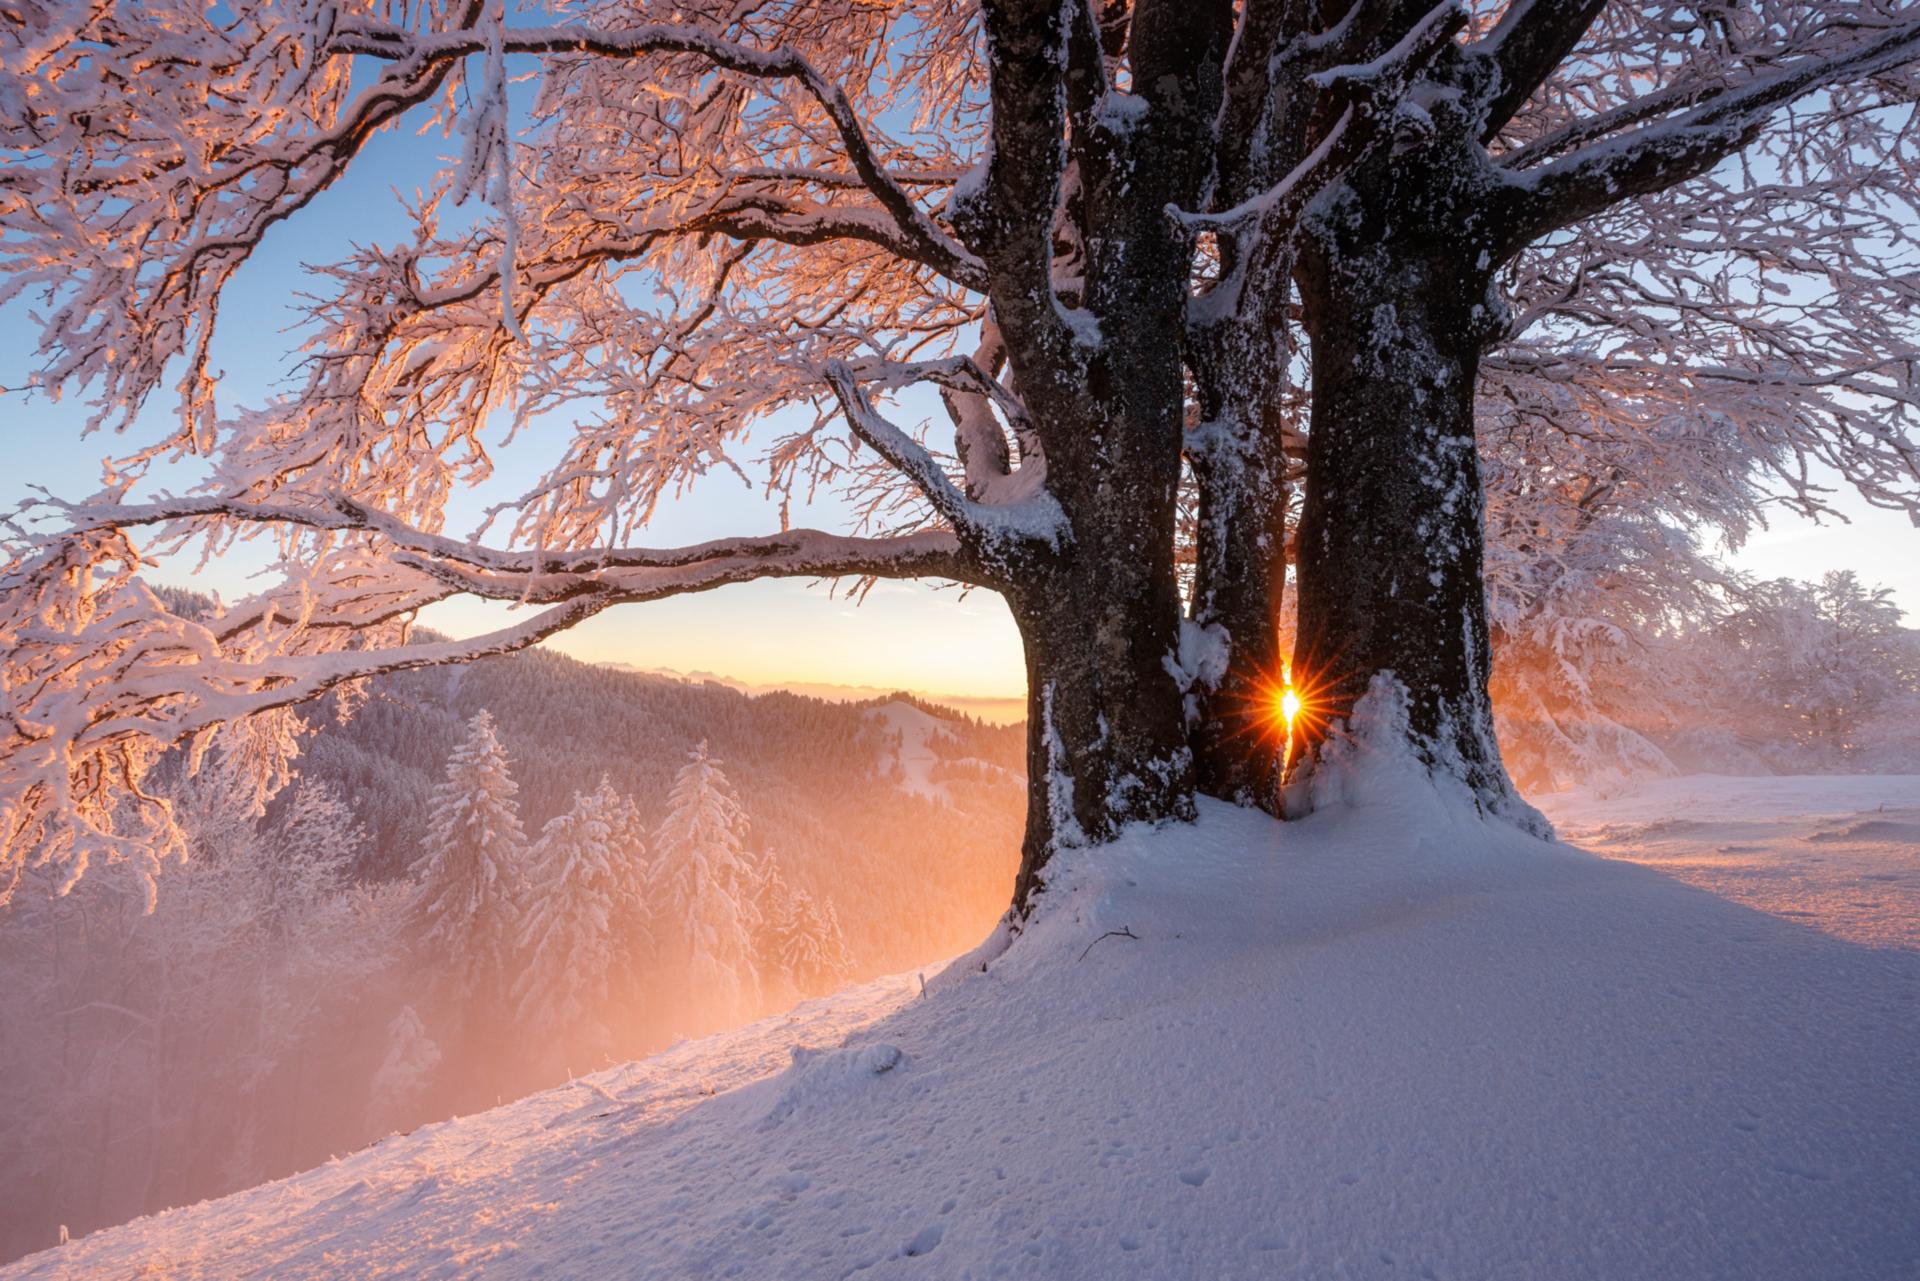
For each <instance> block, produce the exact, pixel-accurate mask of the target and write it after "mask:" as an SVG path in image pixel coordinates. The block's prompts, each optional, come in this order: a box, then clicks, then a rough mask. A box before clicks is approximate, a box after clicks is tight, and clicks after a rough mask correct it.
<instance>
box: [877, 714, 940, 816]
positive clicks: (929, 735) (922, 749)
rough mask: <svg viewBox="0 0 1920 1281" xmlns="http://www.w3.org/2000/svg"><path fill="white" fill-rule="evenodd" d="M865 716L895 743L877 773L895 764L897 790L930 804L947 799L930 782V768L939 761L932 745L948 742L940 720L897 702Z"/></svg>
mask: <svg viewBox="0 0 1920 1281" xmlns="http://www.w3.org/2000/svg"><path fill="white" fill-rule="evenodd" d="M867 715H868V717H870V718H871V719H872V720H874V721H875V722H877V723H878V724H879V725H880V727H881V729H882V730H883V731H884V732H885V733H886V734H888V735H889V736H891V737H897V738H898V740H899V742H898V745H897V746H895V747H893V748H892V749H891V750H890V754H889V756H888V757H887V758H886V759H883V760H882V761H881V763H880V768H881V771H882V772H883V773H884V772H886V771H888V770H890V769H891V768H892V767H893V766H894V765H896V764H897V765H899V767H900V774H901V783H900V787H901V790H903V791H907V792H912V793H914V794H915V795H918V796H925V797H929V798H931V799H933V800H940V801H944V800H948V799H951V798H950V797H949V796H948V795H947V789H946V787H945V786H944V785H943V784H940V783H937V782H935V781H934V778H933V767H934V766H935V765H936V764H937V763H938V762H939V759H940V757H939V754H938V753H936V752H935V751H934V745H935V744H936V743H937V742H939V741H940V740H942V739H946V740H947V741H948V742H951V741H952V739H951V736H949V735H948V734H947V732H946V729H945V727H944V726H943V725H942V724H941V722H940V718H939V717H937V716H930V715H928V714H927V713H926V712H923V711H921V710H920V709H919V708H917V707H915V706H913V704H911V703H902V702H900V701H898V700H895V701H893V702H888V703H882V704H881V705H880V706H878V707H876V708H874V709H873V710H872V711H870V712H868V713H867Z"/></svg>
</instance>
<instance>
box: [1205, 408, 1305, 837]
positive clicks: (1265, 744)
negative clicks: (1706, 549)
mask: <svg viewBox="0 0 1920 1281" xmlns="http://www.w3.org/2000/svg"><path fill="white" fill-rule="evenodd" d="M1257 413H1258V411H1257V410H1256V411H1253V412H1252V413H1250V414H1248V415H1247V417H1254V416H1255V415H1256V414H1257ZM1208 429H1209V432H1210V438H1209V439H1208V440H1207V442H1206V444H1205V446H1204V447H1203V448H1199V449H1191V448H1190V449H1189V457H1190V459H1191V460H1192V464H1193V470H1194V478H1195V480H1196V481H1197V482H1198V487H1199V494H1200V505H1199V513H1198V528H1197V530H1196V531H1195V548H1194V556H1195V563H1194V584H1193V607H1192V619H1193V625H1194V626H1195V627H1197V628H1199V629H1200V632H1201V637H1200V638H1199V639H1201V641H1202V643H1203V644H1209V645H1220V646H1224V660H1225V661H1224V666H1223V667H1222V668H1221V669H1220V670H1218V671H1205V670H1203V671H1200V672H1197V673H1193V675H1194V677H1195V678H1196V679H1195V686H1194V689H1193V694H1192V697H1191V708H1190V719H1191V720H1192V724H1193V730H1192V736H1193V749H1194V758H1195V768H1196V771H1197V785H1198V787H1199V789H1200V790H1201V791H1202V792H1205V793H1206V794H1207V795H1209V796H1216V797H1219V798H1220V799H1221V800H1225V801H1231V802H1232V803H1234V804H1236V805H1251V806H1256V807H1258V808H1261V809H1265V810H1268V811H1269V812H1272V813H1278V812H1279V781H1280V778H1279V769H1280V757H1281V750H1282V747H1283V745H1284V742H1285V737H1286V736H1285V732H1284V729H1283V728H1282V725H1283V722H1281V721H1280V720H1279V718H1278V704H1277V699H1278V695H1279V693H1280V691H1281V689H1282V688H1283V680H1282V677H1283V674H1284V668H1285V665H1286V664H1285V659H1286V655H1285V654H1284V653H1283V652H1282V645H1281V634H1280V611H1281V606H1282V605H1283V604H1284V598H1285V593H1286V573H1287V560H1286V517H1287V483H1286V456H1285V439H1286V438H1285V434H1284V431H1283V428H1282V426H1281V425H1280V424H1279V423H1278V422H1274V423H1271V424H1265V425H1263V424H1261V423H1259V422H1258V421H1257V419H1256V421H1254V422H1252V423H1248V422H1247V421H1246V418H1244V417H1239V416H1234V417H1230V418H1228V419H1226V420H1224V421H1212V422H1210V423H1209V424H1208ZM1216 629H1217V631H1216Z"/></svg>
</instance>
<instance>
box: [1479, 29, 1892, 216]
mask: <svg viewBox="0 0 1920 1281" xmlns="http://www.w3.org/2000/svg"><path fill="white" fill-rule="evenodd" d="M1819 37H1820V38H1819V39H1816V40H1812V41H1809V42H1808V44H1807V45H1806V46H1804V47H1794V46H1791V45H1790V46H1789V47H1787V48H1784V49H1779V50H1774V51H1771V52H1770V53H1769V55H1768V56H1767V57H1766V58H1764V59H1760V60H1757V63H1758V65H1757V68H1756V69H1754V70H1751V71H1747V72H1745V73H1744V74H1740V75H1737V77H1735V78H1734V79H1732V80H1731V81H1730V82H1728V83H1725V84H1724V85H1723V86H1722V87H1720V88H1718V89H1716V90H1713V91H1705V90H1701V91H1694V90H1691V89H1687V90H1668V91H1666V92H1665V93H1662V94H1660V96H1659V101H1660V102H1661V103H1662V104H1667V103H1671V104H1673V105H1680V104H1682V103H1684V104H1686V106H1685V109H1684V110H1681V111H1679V112H1678V114H1676V115H1671V116H1668V117H1666V118H1662V119H1656V120H1652V121H1650V122H1649V123H1643V124H1639V125H1638V127H1636V128H1632V129H1630V130H1629V131H1628V132H1626V133H1622V134H1618V135H1614V136H1609V137H1603V138H1599V139H1597V140H1595V141H1592V142H1590V143H1588V144H1587V145H1585V146H1584V147H1582V148H1580V149H1579V150H1577V151H1574V152H1573V153H1572V154H1570V155H1567V156H1565V158H1564V159H1560V160H1557V161H1554V162H1553V163H1551V164H1548V165H1546V166H1544V167H1542V168H1539V169H1535V170H1521V171H1519V172H1517V173H1515V174H1514V175H1513V178H1514V182H1515V185H1516V190H1517V191H1518V192H1519V193H1520V195H1519V197H1518V198H1517V200H1516V204H1517V214H1516V224H1517V240H1518V242H1521V243H1524V242H1525V241H1527V240H1531V239H1534V238H1535V237H1537V236H1540V235H1542V234H1545V233H1546V232H1548V231H1551V230H1553V229H1556V228H1559V227H1564V226H1567V225H1568V224H1570V223H1574V222H1578V221H1580V220H1581V219H1583V218H1586V217H1589V216H1591V215H1593V214H1595V213H1598V212H1599V211H1600V210H1602V209H1605V208H1607V207H1608V206H1609V205H1612V204H1615V203H1618V202H1619V201H1621V200H1625V199H1629V198H1631V197H1633V196H1637V195H1644V194H1647V193H1650V192H1655V191H1659V190H1662V189H1664V188H1667V187H1671V186H1674V185H1676V184H1678V183H1681V182H1684V181H1686V180H1688V179H1690V178H1694V177H1697V176H1699V175H1701V174H1703V173H1705V172H1707V171H1708V170H1709V169H1711V168H1712V167H1713V166H1714V165H1716V164H1718V163H1719V162H1720V161H1722V160H1724V159H1725V158H1727V157H1728V156H1730V155H1732V154H1734V153H1735V152H1737V151H1739V150H1740V149H1741V148H1742V147H1744V146H1746V145H1747V144H1748V143H1750V142H1752V141H1753V139H1754V137H1755V136H1756V135H1757V133H1758V132H1759V130H1760V129H1761V128H1762V127H1763V126H1764V125H1765V124H1766V123H1767V120H1768V118H1769V117H1771V116H1772V115H1773V114H1774V113H1776V112H1777V111H1779V110H1781V109H1782V108H1784V107H1786V106H1788V105H1790V104H1792V103H1794V102H1796V101H1798V100H1800V99H1802V98H1805V97H1807V96H1808V95H1811V94H1815V93H1818V92H1820V91H1822V90H1825V89H1829V88H1831V87H1833V86H1835V85H1839V84H1845V83H1850V82H1856V81H1866V80H1871V79H1872V78H1873V77H1875V76H1878V75H1882V74H1885V73H1886V72H1889V71H1891V70H1893V69H1895V68H1898V67H1901V66H1904V65H1906V64H1910V63H1912V62H1914V61H1915V60H1916V59H1917V58H1920V18H1915V17H1911V16H1906V17H1900V18H1889V19H1888V20H1887V21H1886V22H1885V23H1884V24H1881V25H1876V26H1867V27H1864V28H1859V27H1856V26H1855V25H1854V24H1852V23H1836V24H1835V25H1834V26H1833V27H1832V28H1828V29H1823V30H1822V31H1821V32H1820V33H1819ZM1630 106H1631V104H1629V107H1630ZM1617 118H1618V119H1620V120H1623V121H1624V120H1629V119H1634V120H1637V119H1638V118H1639V117H1638V116H1636V115H1635V114H1634V113H1632V112H1631V111H1630V110H1629V111H1625V112H1622V113H1621V114H1620V115H1619V116H1618V117H1617ZM1545 145H1546V146H1549V147H1551V148H1553V149H1555V150H1559V149H1562V148H1563V145H1564V144H1563V143H1560V142H1549V143H1547V144H1545ZM1519 155H1520V156H1521V157H1525V156H1527V155H1528V152H1526V151H1522V152H1520V153H1519Z"/></svg>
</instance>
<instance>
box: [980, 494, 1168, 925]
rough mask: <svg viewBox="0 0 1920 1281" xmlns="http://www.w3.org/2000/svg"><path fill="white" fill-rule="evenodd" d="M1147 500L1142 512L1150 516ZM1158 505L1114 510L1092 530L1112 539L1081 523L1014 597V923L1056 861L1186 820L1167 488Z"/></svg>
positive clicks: (1114, 507)
mask: <svg viewBox="0 0 1920 1281" xmlns="http://www.w3.org/2000/svg"><path fill="white" fill-rule="evenodd" d="M1142 498H1143V500H1144V501H1143V502H1142V503H1141V504H1140V506H1142V507H1147V508H1151V507H1153V506H1157V504H1154V503H1152V502H1151V496H1150V495H1143V496H1142ZM1166 505H1167V508H1168V514H1167V515H1166V517H1165V518H1164V520H1155V519H1154V513H1153V512H1152V511H1151V510H1139V509H1138V508H1136V507H1135V506H1134V505H1131V504H1126V503H1123V502H1120V501H1118V499H1117V497H1116V500H1115V501H1114V503H1113V504H1112V505H1111V507H1110V508H1109V509H1108V513H1109V520H1107V521H1103V522H1101V524H1105V525H1107V526H1109V527H1108V528H1106V529H1100V528H1095V527H1094V523H1093V522H1091V521H1089V520H1087V519H1086V518H1085V517H1083V518H1082V519H1081V520H1080V521H1079V522H1078V524H1077V526H1076V530H1077V532H1078V536H1077V537H1076V540H1075V545H1074V546H1073V547H1071V548H1069V549H1067V550H1066V551H1065V552H1063V554H1062V555H1061V556H1060V558H1059V559H1058V560H1056V561H1055V562H1053V563H1052V564H1050V565H1048V566H1047V567H1045V568H1044V569H1042V570H1036V571H1034V572H1032V573H1031V574H1030V575H1029V576H1028V580H1027V581H1024V582H1022V583H1021V585H1020V586H1019V587H1018V588H1017V589H1015V590H1013V591H1010V592H1009V595H1008V603H1009V604H1010V605H1011V606H1012V609H1013V615H1014V619H1015V621H1016V622H1017V623H1018V624H1019V627H1020V632H1021V636H1022V638H1023V640H1024V641H1025V644H1026V654H1027V830H1026V839H1025V841H1024V843H1023V845H1022V847H1021V859H1020V872H1019V876H1018V878H1017V880H1016V882H1015V885H1014V897H1013V903H1014V912H1015V914H1016V917H1023V916H1025V915H1026V914H1027V913H1028V912H1029V911H1031V910H1032V907H1033V899H1034V895H1035V894H1037V893H1038V892H1039V891H1040V889H1041V888H1042V887H1043V886H1044V885H1045V876H1044V869H1045V868H1046V866H1047V863H1048V861H1049V860H1050V859H1051V858H1052V857H1053V855H1054V853H1055V852H1056V851H1057V850H1059V849H1061V848H1066V847H1072V846H1081V845H1094V844H1098V843H1100V842H1102V841H1106V840H1110V839H1112V838H1113V836H1114V835H1115V834H1116V833H1117V832H1118V830H1119V829H1120V827H1121V826H1122V825H1123V824H1126V823H1130V822H1140V821H1145V822H1160V821H1163V820H1167V819H1190V818H1192V817H1193V812H1194V811H1193V757H1192V753H1191V751H1190V750H1189V749H1188V746H1187V737H1186V724H1185V714H1184V709H1183V706H1182V692H1181V687H1180V683H1179V681H1178V680H1177V679H1176V678H1175V669H1174V666H1173V662H1172V660H1173V656H1174V654H1175V652H1176V650H1177V646H1178V630H1179V597H1178V594H1177V592H1176V590H1175V587H1174V576H1173V565H1172V557H1173V539H1172V519H1171V505H1172V494H1171V489H1170V486H1169V492H1168V494H1167V496H1166ZM1156 528H1158V529H1163V530H1164V533H1165V537H1164V538H1163V537H1159V536H1158V535H1157V534H1156V532H1155V531H1156ZM1103 535H1104V536H1103Z"/></svg>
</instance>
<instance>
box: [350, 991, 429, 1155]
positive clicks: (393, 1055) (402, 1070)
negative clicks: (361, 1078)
mask: <svg viewBox="0 0 1920 1281" xmlns="http://www.w3.org/2000/svg"><path fill="white" fill-rule="evenodd" d="M439 1066H440V1047H439V1046H438V1045H436V1044H435V1043H434V1040H433V1038H432V1037H431V1036H429V1035H427V1025H426V1024H425V1023H424V1022H423V1021H422V1020H421V1018H420V1015H419V1014H418V1013H416V1012H415V1011H414V1008H413V1007H412V1006H411V1005H403V1006H401V1007H400V1012H399V1013H398V1014H396V1015H394V1016H393V1022H391V1023H389V1024H388V1025H387V1054H386V1057H385V1058H383V1059H382V1060H381V1061H380V1067H379V1069H378V1070H377V1071H376V1072H375V1073H374V1075H373V1082H372V1085H371V1086H370V1087H369V1090H368V1096H369V1097H368V1105H367V1111H368V1116H369V1118H370V1119H371V1121H372V1122H373V1124H374V1125H375V1126H376V1127H377V1128H380V1129H383V1130H385V1129H391V1128H394V1127H397V1126H402V1125H405V1124H407V1123H408V1121H409V1120H410V1119H411V1116H412V1111H413V1109H414V1108H415V1106H416V1105H417V1104H418V1103H419V1100H420V1096H421V1095H422V1094H423V1093H425V1091H426V1088H427V1086H428V1084H429V1083H430V1082H431V1081H432V1079H433V1071H434V1069H435V1068H437V1067H439Z"/></svg>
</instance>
